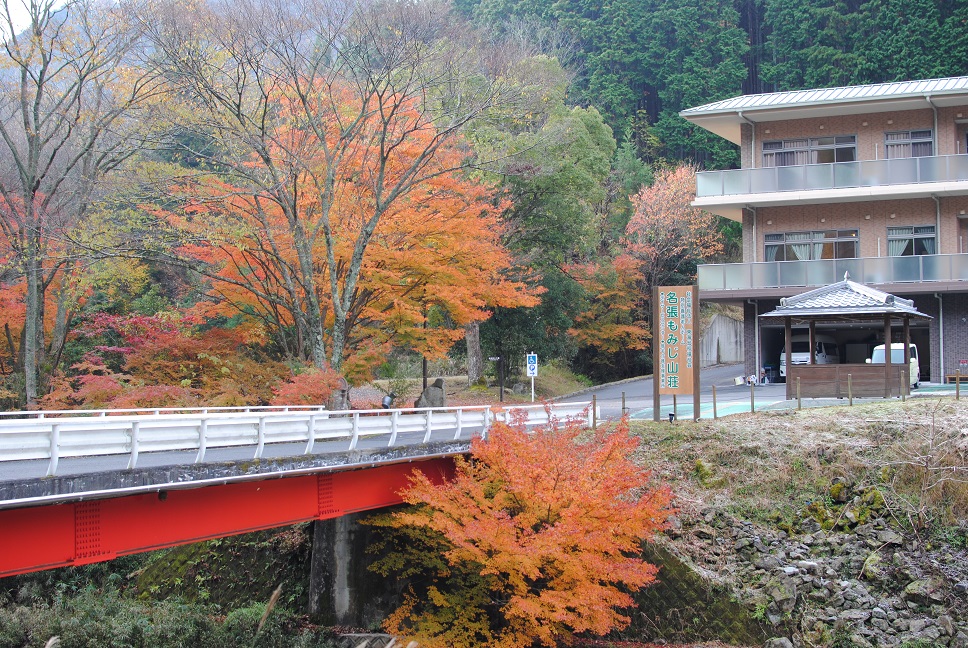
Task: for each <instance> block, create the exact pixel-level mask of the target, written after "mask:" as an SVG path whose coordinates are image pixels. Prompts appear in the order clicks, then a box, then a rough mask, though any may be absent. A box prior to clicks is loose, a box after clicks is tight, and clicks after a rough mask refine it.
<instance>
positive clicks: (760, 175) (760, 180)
mask: <svg viewBox="0 0 968 648" xmlns="http://www.w3.org/2000/svg"><path fill="white" fill-rule="evenodd" d="M748 173H749V174H750V193H772V192H774V191H777V184H776V168H770V169H749V171H748Z"/></svg>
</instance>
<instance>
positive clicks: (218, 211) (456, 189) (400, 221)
mask: <svg viewBox="0 0 968 648" xmlns="http://www.w3.org/2000/svg"><path fill="white" fill-rule="evenodd" d="M345 101H346V102H348V103H352V101H353V100H352V97H346V98H345ZM288 103H289V102H288V101H286V100H285V99H284V98H280V105H282V106H286V105H288ZM412 103H413V102H410V104H412ZM396 108H397V111H398V114H397V115H396V116H395V117H394V119H396V120H399V121H400V122H401V123H402V124H406V123H409V122H410V121H413V120H416V119H418V116H417V111H416V109H415V108H414V107H413V106H412V105H409V104H405V105H404V106H403V107H402V108H401V106H399V105H398V106H396ZM358 110H359V109H358ZM283 112H284V114H285V111H283ZM293 120H295V116H294V117H293V118H292V120H288V121H287V122H286V123H285V124H284V125H283V126H280V127H279V129H278V130H277V132H275V133H274V135H273V142H275V143H276V144H274V145H273V146H272V147H270V150H273V151H274V150H276V148H278V149H280V150H284V151H285V152H286V153H285V154H286V155H289V156H293V155H295V153H294V152H297V151H298V152H300V154H299V155H300V162H299V169H300V170H299V171H298V172H297V173H294V175H293V177H291V178H290V179H289V182H291V184H292V187H293V189H294V190H293V192H292V196H296V198H295V199H294V200H293V201H292V202H290V203H285V204H284V203H283V201H282V200H281V199H280V198H279V197H277V196H275V195H273V194H272V193H271V192H267V191H261V190H256V188H255V187H252V186H250V187H244V186H236V185H233V184H229V183H227V182H226V181H225V180H224V179H223V178H222V177H221V176H219V175H216V174H212V175H209V176H201V177H195V178H193V179H192V181H191V182H190V183H184V184H182V185H180V186H178V187H176V193H177V194H178V195H181V196H182V197H183V198H184V207H183V208H182V209H180V210H177V211H159V212H157V213H159V214H160V215H161V216H162V217H163V218H165V219H166V220H167V222H168V223H170V224H171V225H173V226H174V227H175V228H176V230H177V231H179V232H181V233H182V236H183V237H184V238H185V239H186V240H187V241H190V242H189V243H188V244H186V245H183V246H182V247H181V248H180V254H181V255H182V258H183V259H186V260H188V262H189V263H190V264H191V265H192V266H193V267H195V268H196V269H202V270H203V272H205V273H206V274H207V275H208V277H209V279H210V280H211V291H210V293H209V297H210V301H208V302H203V303H202V304H200V305H199V306H198V307H196V309H195V310H194V313H195V314H199V315H204V316H216V315H225V316H235V315H238V314H239V313H241V314H242V315H243V317H244V319H245V324H244V325H243V326H244V328H245V329H246V330H248V331H249V333H250V334H251V335H252V337H253V338H258V337H260V336H261V337H262V338H263V339H272V340H273V341H274V342H276V343H277V344H278V345H279V346H280V347H281V348H283V349H285V350H286V352H287V353H288V354H289V355H290V356H293V357H298V358H303V359H312V358H313V354H314V352H313V350H312V347H313V346H314V345H316V344H317V343H321V344H322V345H323V346H325V347H326V348H328V349H329V350H330V351H329V355H328V357H327V360H328V363H329V365H330V366H331V367H333V368H337V369H344V365H347V367H346V369H351V370H355V371H359V372H362V373H365V372H366V370H367V369H368V368H369V367H368V365H371V364H373V363H379V361H380V358H381V356H382V355H383V354H382V353H380V350H381V348H382V347H381V345H384V344H390V343H392V344H395V345H397V346H406V347H409V348H411V349H413V350H415V351H417V352H419V353H421V354H423V355H425V356H427V357H431V358H433V357H440V356H442V355H444V354H445V353H446V352H447V351H448V350H449V348H450V346H451V345H452V344H453V342H454V341H455V340H456V339H458V338H459V337H460V336H461V335H462V334H463V328H462V327H463V325H465V324H467V323H470V322H474V321H480V320H483V319H485V318H486V317H487V316H488V309H489V308H491V307H494V306H509V307H511V306H517V305H528V306H530V305H535V304H536V303H537V299H536V297H535V296H534V294H533V291H532V290H530V289H529V288H527V286H526V285H525V284H524V283H522V282H518V281H513V280H511V279H509V278H508V277H507V276H506V271H507V270H508V269H509V267H510V265H511V257H510V255H509V253H508V252H507V251H506V250H505V248H504V247H503V246H502V244H501V234H502V227H501V222H500V219H499V215H500V213H501V212H502V210H503V209H504V208H505V207H506V205H504V204H503V202H502V201H500V200H498V199H497V197H496V195H495V190H494V188H493V187H491V186H489V185H487V184H485V183H483V182H480V181H477V180H475V179H473V178H471V177H470V176H469V175H468V174H466V173H465V172H463V171H461V170H459V167H460V166H461V160H462V159H463V158H464V157H465V156H466V155H467V151H466V150H465V149H464V148H463V146H462V145H461V143H460V142H458V141H455V142H446V143H443V144H438V145H435V148H434V155H433V156H432V157H429V158H428V159H425V160H423V161H421V162H420V168H421V173H422V174H423V176H424V179H423V180H421V181H420V182H409V183H408V181H407V180H406V179H405V177H406V176H407V175H408V174H412V172H413V171H412V166H413V164H415V160H417V159H419V158H420V157H421V155H422V154H423V152H424V151H426V149H427V148H428V147H430V146H431V144H430V143H429V142H428V140H432V139H433V138H434V137H435V134H434V133H433V131H432V129H423V130H421V131H415V132H412V133H408V134H407V137H406V138H401V140H400V141H399V143H398V144H397V146H396V147H395V150H394V153H393V155H392V156H389V157H388V158H387V159H385V160H383V162H382V164H381V168H380V179H379V180H378V181H377V180H371V179H369V176H370V175H372V174H373V171H372V169H371V167H372V163H371V162H370V158H371V157H372V156H373V155H375V153H373V147H374V146H377V142H378V139H379V138H378V137H377V134H374V135H373V136H372V138H370V139H368V140H366V141H365V142H364V143H357V144H356V145H354V146H352V147H348V150H347V152H346V159H344V160H343V164H342V165H341V166H340V167H339V169H338V172H336V173H334V177H333V178H332V181H333V187H332V188H330V189H329V190H328V191H329V194H327V193H326V191H324V190H323V189H321V188H320V187H319V186H318V184H319V182H320V179H319V177H320V176H322V175H325V174H326V172H327V169H329V168H330V167H329V166H328V164H327V162H326V160H325V159H321V158H322V154H321V153H319V151H321V150H324V149H325V148H327V146H332V143H330V144H328V145H327V146H323V145H321V144H320V142H319V140H318V139H317V138H318V137H320V134H319V133H318V132H317V131H314V130H306V129H302V130H300V129H298V128H295V127H293V126H292V125H291V122H292V121H293ZM334 137H335V136H334ZM283 143H284V145H283ZM364 144H365V145H364ZM280 155H281V154H280ZM253 164H256V162H255V161H254V162H253ZM398 176H401V177H398ZM399 185H406V189H405V190H400V191H398V194H399V195H398V196H397V197H396V198H395V199H394V200H393V201H392V202H386V204H383V205H379V207H378V208H377V207H376V205H377V204H378V203H379V202H380V200H381V198H380V197H379V196H380V195H381V194H382V193H383V192H384V191H385V186H391V187H396V186H399ZM287 197H289V195H288V194H287ZM321 201H326V202H327V204H326V205H322V204H321ZM307 255H308V256H309V257H311V258H312V259H313V260H314V261H313V262H311V263H308V264H307V263H305V262H304V260H303V257H305V256H307ZM313 309H316V310H317V311H318V312H311V311H313ZM433 309H437V310H438V311H439V312H442V313H445V314H446V318H447V320H448V321H449V322H450V323H451V324H452V325H451V326H447V327H427V326H425V323H426V322H427V319H428V312H429V311H431V310H433ZM315 320H319V321H320V322H321V323H322V324H323V325H324V328H323V330H322V335H323V339H322V340H320V341H317V340H315V335H316V334H315V333H314V329H313V326H311V322H313V321H315ZM364 341H365V342H366V344H361V343H363V342H364ZM354 354H355V355H354ZM344 370H345V369H344Z"/></svg>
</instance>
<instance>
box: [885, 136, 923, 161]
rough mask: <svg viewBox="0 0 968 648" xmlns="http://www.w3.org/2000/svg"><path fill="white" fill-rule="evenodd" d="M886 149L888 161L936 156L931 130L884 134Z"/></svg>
mask: <svg viewBox="0 0 968 648" xmlns="http://www.w3.org/2000/svg"><path fill="white" fill-rule="evenodd" d="M884 140H885V141H884V149H885V150H886V151H887V159H888V160H893V159H894V158H910V157H923V156H926V155H933V154H934V144H933V142H932V139H931V131H930V130H909V131H897V132H895V133H884Z"/></svg>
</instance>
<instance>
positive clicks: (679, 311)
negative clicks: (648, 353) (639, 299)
mask: <svg viewBox="0 0 968 648" xmlns="http://www.w3.org/2000/svg"><path fill="white" fill-rule="evenodd" d="M694 291H695V287H694V286H664V287H662V288H659V290H658V297H659V301H658V305H657V309H656V314H657V315H658V318H657V320H658V321H657V322H656V324H657V326H656V330H655V332H654V333H655V336H656V337H655V340H656V342H657V343H658V344H656V345H655V347H654V348H655V349H657V351H658V352H657V353H655V358H654V360H653V362H654V365H655V370H654V372H653V373H654V375H655V376H656V377H657V378H658V380H659V393H660V394H692V390H693V377H694V367H695V364H694V363H695V362H696V359H695V358H693V336H694V335H695V334H696V333H695V326H694V324H695V320H694V317H693V315H694V314H693V292H694Z"/></svg>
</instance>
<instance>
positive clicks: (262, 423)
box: [252, 416, 266, 459]
mask: <svg viewBox="0 0 968 648" xmlns="http://www.w3.org/2000/svg"><path fill="white" fill-rule="evenodd" d="M257 434H258V436H257V437H256V445H255V456H254V457H252V458H253V459H262V450H263V449H265V447H266V417H264V416H260V417H259V431H258V433H257Z"/></svg>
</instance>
